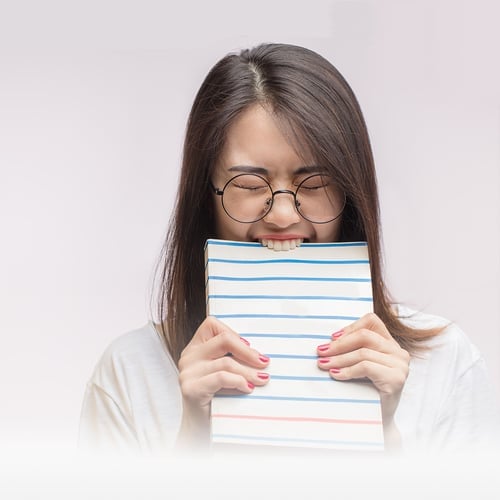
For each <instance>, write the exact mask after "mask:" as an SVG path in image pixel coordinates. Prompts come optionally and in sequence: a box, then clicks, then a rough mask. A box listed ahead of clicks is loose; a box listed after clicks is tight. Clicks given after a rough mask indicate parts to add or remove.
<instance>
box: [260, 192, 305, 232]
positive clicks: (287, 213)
mask: <svg viewBox="0 0 500 500" xmlns="http://www.w3.org/2000/svg"><path fill="white" fill-rule="evenodd" d="M264 220H265V221H266V222H268V223H270V224H274V225H275V226H278V227H288V226H291V225H292V224H296V223H297V222H300V215H299V213H298V212H297V209H296V207H295V196H294V193H293V191H289V190H287V189H283V190H280V191H275V192H274V195H273V205H272V207H271V210H270V211H269V212H268V213H267V214H266V216H265V217H264Z"/></svg>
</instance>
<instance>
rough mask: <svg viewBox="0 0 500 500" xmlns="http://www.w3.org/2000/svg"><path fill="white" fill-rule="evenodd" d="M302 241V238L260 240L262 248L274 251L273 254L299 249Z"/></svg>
mask: <svg viewBox="0 0 500 500" xmlns="http://www.w3.org/2000/svg"><path fill="white" fill-rule="evenodd" d="M303 241H304V240H303V239H302V238H296V239H294V240H266V239H262V240H260V242H261V244H262V246H264V247H267V248H269V249H271V250H274V251H275V252H280V251H287V250H293V249H294V248H297V247H300V245H301V244H302V242H303Z"/></svg>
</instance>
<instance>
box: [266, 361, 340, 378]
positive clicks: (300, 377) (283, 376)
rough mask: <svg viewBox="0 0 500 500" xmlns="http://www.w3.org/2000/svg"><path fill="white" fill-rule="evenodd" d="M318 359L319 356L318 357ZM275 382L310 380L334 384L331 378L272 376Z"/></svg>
mask: <svg viewBox="0 0 500 500" xmlns="http://www.w3.org/2000/svg"><path fill="white" fill-rule="evenodd" d="M316 357H317V356H316ZM271 378H272V379H273V380H310V381H312V382H332V379H331V377H329V376H326V375H325V376H323V377H297V376H294V375H271Z"/></svg>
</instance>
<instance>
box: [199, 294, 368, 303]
mask: <svg viewBox="0 0 500 500" xmlns="http://www.w3.org/2000/svg"><path fill="white" fill-rule="evenodd" d="M208 298H209V299H243V300H245V299H257V300H261V299H263V300H346V301H347V300H352V301H356V302H358V301H359V302H373V299H372V297H333V296H328V295H209V296H208Z"/></svg>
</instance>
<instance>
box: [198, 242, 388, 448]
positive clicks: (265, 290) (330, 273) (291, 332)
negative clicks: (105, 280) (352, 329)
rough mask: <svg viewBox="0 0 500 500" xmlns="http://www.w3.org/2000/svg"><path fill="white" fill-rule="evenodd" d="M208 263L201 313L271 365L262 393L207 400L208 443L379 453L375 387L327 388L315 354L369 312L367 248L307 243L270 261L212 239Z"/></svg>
mask: <svg viewBox="0 0 500 500" xmlns="http://www.w3.org/2000/svg"><path fill="white" fill-rule="evenodd" d="M205 263H206V267H205V272H206V276H205V277H206V292H207V314H208V315H211V316H215V317H217V318H218V319H220V320H221V321H223V322H224V323H226V324H227V325H228V326H230V327H231V328H232V329H233V330H235V331H236V332H238V333H239V334H240V335H241V336H242V337H244V338H246V339H247V340H248V341H249V342H250V343H251V345H252V347H253V348H255V349H257V350H258V351H260V352H261V353H263V354H265V355H266V356H268V357H269V358H270V359H271V361H270V363H269V366H268V370H267V371H268V373H269V374H270V380H269V382H268V384H267V385H266V386H264V387H256V388H255V389H254V391H253V392H252V393H251V394H245V395H229V396H228V395H216V397H215V398H214V399H213V401H212V417H211V418H212V422H211V432H212V441H213V442H214V443H231V444H239V445H246V444H253V445H255V444H260V445H274V446H286V447H290V446H292V447H309V448H323V449H335V450H373V451H381V450H383V449H384V438H383V427H382V418H381V406H380V398H379V394H378V391H377V390H376V388H375V387H374V386H373V385H372V383H371V382H369V381H366V380H363V381H348V382H345V381H342V382H340V381H335V380H333V379H332V378H331V377H330V376H329V375H328V373H327V372H325V371H322V370H320V369H319V368H318V367H317V355H316V347H317V346H318V345H320V344H324V343H326V342H328V341H330V340H331V334H332V333H333V332H336V331H338V330H340V329H342V328H343V327H344V326H345V325H347V324H349V323H351V322H352V321H354V320H356V319H358V318H360V317H361V316H362V315H364V314H365V313H367V312H370V311H372V310H373V300H372V287H371V277H370V265H369V260H368V248H367V245H366V243H365V242H354V243H304V244H302V245H301V246H300V247H298V248H296V249H294V250H290V251H286V252H283V251H282V252H275V251H273V250H270V249H268V248H265V247H263V246H261V245H260V244H259V243H247V242H236V241H226V240H224V241H223V240H213V239H211V240H208V241H207V242H206V246H205Z"/></svg>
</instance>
